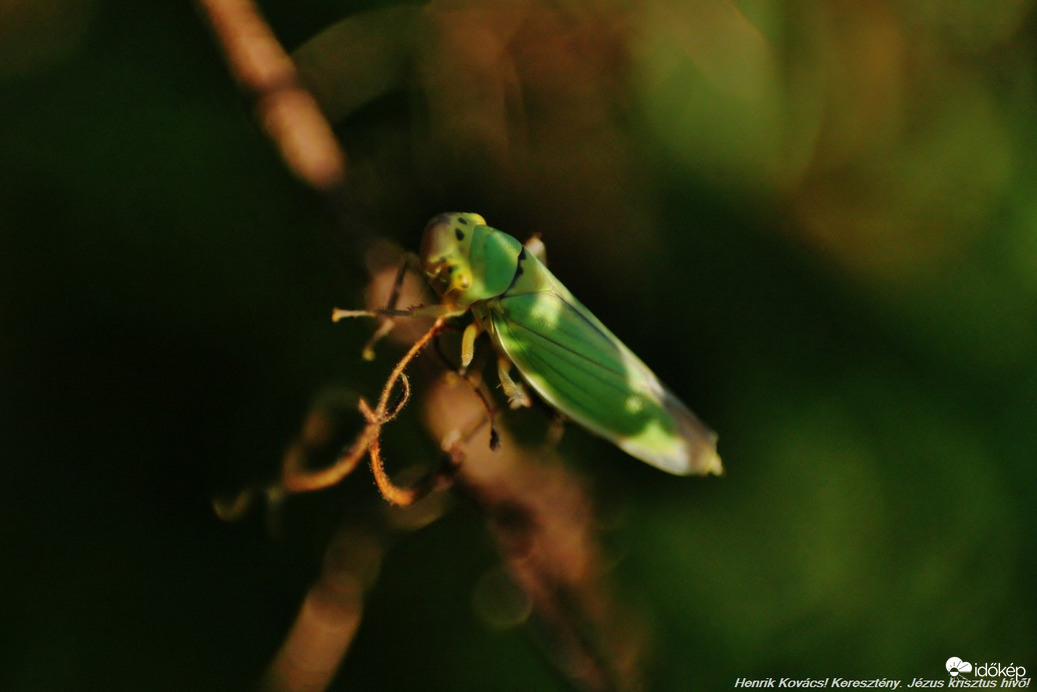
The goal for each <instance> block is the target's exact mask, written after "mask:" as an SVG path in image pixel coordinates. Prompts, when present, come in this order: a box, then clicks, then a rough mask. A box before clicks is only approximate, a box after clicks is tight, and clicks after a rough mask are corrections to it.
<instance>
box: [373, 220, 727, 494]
mask: <svg viewBox="0 0 1037 692" xmlns="http://www.w3.org/2000/svg"><path fill="white" fill-rule="evenodd" d="M543 256H544V253H543V245H542V243H540V241H539V239H538V238H534V239H533V240H532V241H531V242H530V243H528V244H527V245H523V244H522V243H520V242H519V241H518V240H516V239H515V238H513V237H512V236H510V235H508V234H507V233H504V232H502V231H498V230H496V229H494V228H491V227H490V226H489V225H487V223H486V220H485V219H483V217H482V216H480V215H479V214H473V213H449V214H440V215H439V216H436V217H434V218H433V219H432V220H431V221H429V223H428V225H427V226H426V227H425V233H424V237H423V239H422V243H421V256H420V260H421V267H422V270H423V271H424V273H425V276H426V279H427V280H428V282H429V284H431V286H432V288H433V289H434V290H435V291H436V293H438V294H439V296H440V298H441V301H442V302H441V304H440V305H438V306H428V307H425V308H421V307H419V308H412V309H411V310H408V311H403V312H402V313H401V312H399V311H393V312H394V314H409V315H418V314H424V315H433V314H434V315H439V316H443V315H446V316H454V315H463V314H464V313H466V312H471V314H472V317H473V321H472V323H471V324H470V325H468V327H467V328H466V329H465V331H464V333H463V335H462V338H461V369H462V372H464V371H465V370H466V369H467V368H468V366H469V365H470V364H471V362H472V359H473V356H474V353H475V341H476V338H477V337H478V336H479V335H480V334H481V333H482V332H486V333H487V334H488V335H489V337H490V339H491V341H492V342H493V344H494V346H495V348H496V351H497V354H498V359H497V365H498V374H499V377H500V383H501V387H502V389H503V390H504V393H505V394H506V395H507V397H508V401H509V403H510V405H511V407H512V408H519V407H522V406H528V405H529V404H530V399H529V395H528V393H527V391H526V388H525V387H524V386H523V384H522V382H519V381H516V379H515V378H513V377H512V375H511V371H512V368H513V367H514V368H515V369H517V370H518V373H519V375H520V376H521V380H523V381H524V382H525V383H526V384H528V385H529V386H530V387H531V388H532V389H533V390H534V391H535V392H536V393H537V394H538V395H539V396H540V397H541V398H542V399H543V400H544V401H545V402H547V403H548V404H549V405H550V406H552V407H553V408H555V409H556V410H557V411H559V412H560V413H562V414H563V415H564V416H565V417H566V418H568V419H570V420H573V421H575V422H576V423H579V424H580V425H582V426H583V427H585V428H587V429H588V430H590V431H591V432H593V433H596V434H598V435H600V436H602V437H604V438H606V439H608V440H610V441H611V442H613V443H614V444H616V445H617V446H618V447H620V448H621V449H622V450H624V451H625V452H627V453H628V454H630V455H631V456H633V457H636V458H638V459H640V460H642V461H645V462H647V463H648V464H651V465H652V466H655V467H657V468H659V469H662V470H663V471H667V472H669V473H673V474H678V475H687V474H707V473H713V474H720V473H723V466H722V465H721V462H720V457H719V456H718V454H717V451H716V440H717V436H716V434H715V433H713V431H711V430H710V429H709V428H707V427H706V426H705V425H704V424H703V423H702V422H700V421H699V419H698V418H696V417H695V414H693V413H692V412H691V410H689V409H688V407H687V406H685V405H684V404H683V403H682V402H681V401H680V399H678V398H677V397H676V396H675V395H674V394H673V393H672V392H671V391H670V390H669V389H667V388H666V387H665V386H664V385H663V384H662V383H661V382H660V381H659V379H658V378H657V377H656V376H655V374H654V373H653V372H652V371H651V370H650V369H649V368H648V366H647V365H645V364H644V363H643V362H642V361H641V360H640V359H639V358H638V357H637V356H636V355H634V353H633V352H632V351H631V350H630V349H629V348H627V347H626V346H625V345H624V344H623V342H622V341H620V340H619V339H618V338H617V337H616V336H615V335H614V334H613V333H612V332H611V331H609V329H608V328H607V327H606V326H605V325H604V324H602V322H601V321H600V320H598V318H596V317H595V316H594V315H593V314H592V313H591V312H590V311H589V310H588V309H587V308H586V307H584V306H583V304H582V303H581V302H580V301H579V300H577V299H576V297H575V296H573V294H572V293H571V292H570V291H569V289H567V288H566V287H565V286H564V285H563V284H562V283H561V282H560V281H559V280H558V279H557V278H555V276H554V274H552V273H551V272H550V271H549V270H548V268H547V266H546V265H545V263H544V262H543V261H541V260H542V258H543Z"/></svg>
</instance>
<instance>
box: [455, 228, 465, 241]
mask: <svg viewBox="0 0 1037 692" xmlns="http://www.w3.org/2000/svg"><path fill="white" fill-rule="evenodd" d="M454 236H455V237H456V238H457V239H458V240H464V231H462V230H461V229H460V228H455V229H454Z"/></svg>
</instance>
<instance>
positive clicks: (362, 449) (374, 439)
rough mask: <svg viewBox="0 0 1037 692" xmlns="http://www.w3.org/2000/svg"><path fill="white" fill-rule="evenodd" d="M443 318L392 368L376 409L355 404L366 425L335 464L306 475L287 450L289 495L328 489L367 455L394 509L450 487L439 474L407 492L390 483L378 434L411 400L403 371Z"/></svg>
mask: <svg viewBox="0 0 1037 692" xmlns="http://www.w3.org/2000/svg"><path fill="white" fill-rule="evenodd" d="M445 323H446V318H444V317H440V318H439V319H437V320H436V321H435V323H433V325H432V326H431V327H430V328H429V330H428V331H427V332H425V334H424V336H422V337H421V338H420V339H418V340H417V341H416V342H414V344H413V345H412V346H411V347H410V350H409V351H407V353H406V355H404V356H403V358H402V359H400V362H399V363H397V364H396V367H395V368H393V371H392V373H391V374H390V375H389V379H388V380H386V382H385V386H384V387H383V388H382V394H381V396H380V397H379V398H378V405H377V406H376V407H375V408H373V409H372V408H371V405H370V404H369V403H367V400H365V399H363V398H361V399H360V401H359V402H358V404H357V407H358V409H359V410H360V415H362V416H363V417H364V420H365V421H367V425H365V426H364V429H363V430H361V431H360V434H359V435H357V438H356V440H355V441H354V442H353V444H352V445H351V446H350V447H349V449H347V450H346V451H345V452H344V453H343V454H342V455H341V456H339V458H338V460H336V461H335V463H334V464H332V465H331V466H330V467H328V468H326V469H321V470H319V471H309V470H307V469H306V468H305V464H304V461H305V455H304V454H303V453H301V450H297V453H293V450H294V448H293V449H289V451H288V453H286V454H285V459H284V466H283V468H282V471H281V483H282V485H283V486H284V488H285V490H287V491H289V492H306V491H310V490H318V489H320V488H327V487H329V486H331V485H334V484H335V483H338V482H339V481H340V480H342V479H343V478H345V477H346V476H347V475H349V474H350V473H351V472H352V471H353V470H354V469H355V468H356V466H357V464H359V463H360V460H361V459H363V458H364V455H365V454H367V453H370V456H371V471H372V472H373V473H374V477H375V482H376V484H377V486H378V490H379V492H381V494H382V497H384V498H385V500H386V501H388V502H391V503H392V504H396V505H409V504H412V503H414V502H417V501H418V500H420V499H421V498H423V497H425V496H426V495H428V494H429V493H430V492H432V491H434V490H439V489H441V488H443V487H446V485H447V484H448V483H449V481H448V479H447V478H446V477H445V476H444V475H443V474H440V473H433V474H431V475H430V476H429V477H428V478H426V479H424V480H422V481H420V482H419V483H418V484H417V485H415V486H413V487H410V488H401V487H399V486H397V485H396V484H394V483H393V482H392V479H390V478H389V474H388V473H386V471H385V464H384V461H383V459H382V454H381V441H380V437H381V432H382V426H383V425H385V424H386V423H389V422H391V421H392V420H394V419H395V418H396V417H397V416H398V415H399V414H400V411H402V410H403V407H404V406H406V404H407V402H408V401H409V400H410V396H411V386H410V379H409V378H408V377H407V375H406V373H405V370H406V369H407V366H408V365H410V363H411V361H413V360H414V358H415V357H417V355H418V354H419V353H420V352H421V350H422V349H423V348H425V346H426V345H428V343H429V342H430V341H432V339H433V338H434V337H435V336H436V335H437V334H438V333H439V332H440V331H441V330H442V329H443V326H444V324H445ZM397 382H399V383H400V387H401V390H402V394H401V396H400V398H399V400H398V401H396V402H395V403H390V398H391V397H392V393H393V390H394V389H396V383H397Z"/></svg>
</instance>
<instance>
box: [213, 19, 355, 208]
mask: <svg viewBox="0 0 1037 692" xmlns="http://www.w3.org/2000/svg"><path fill="white" fill-rule="evenodd" d="M196 1H197V3H198V7H199V9H200V10H201V12H202V14H203V15H204V17H205V18H206V20H207V21H208V23H209V25H210V26H211V27H212V30H213V33H214V34H215V36H216V39H217V40H218V42H219V44H220V46H221V47H222V48H223V52H224V55H225V56H226V58H227V64H228V65H229V67H230V71H231V74H233V75H234V78H235V79H236V80H237V81H238V84H239V85H241V87H242V88H243V89H244V90H245V91H247V92H248V93H250V94H251V95H252V96H253V98H254V99H255V108H256V116H257V118H258V120H259V122H260V123H262V125H263V127H264V129H265V130H266V132H267V134H268V135H269V136H270V138H271V139H272V140H273V141H274V142H275V143H276V144H277V147H278V149H280V151H281V156H282V157H283V158H284V161H285V163H286V164H287V165H288V168H289V169H291V171H292V172H293V173H295V175H297V176H298V177H299V178H301V179H302V180H303V181H305V182H306V183H307V184H309V185H311V186H312V187H313V188H315V189H317V190H320V191H322V192H333V191H336V190H338V189H339V188H341V186H342V185H343V183H344V182H345V179H346V158H345V155H344V154H343V153H342V149H341V147H340V146H339V143H338V140H337V139H336V138H335V135H334V133H333V132H332V129H331V125H330V124H329V123H328V120H327V118H325V117H324V114H323V113H322V112H321V110H320V106H319V105H318V104H317V100H316V99H315V98H314V97H313V95H312V94H311V93H310V92H309V91H308V90H307V89H305V88H303V86H302V85H301V83H300V82H299V74H298V71H297V70H296V67H295V63H293V62H292V59H291V57H290V56H289V55H288V53H287V52H286V51H285V50H284V48H283V47H282V46H281V44H280V43H279V42H278V40H277V38H276V37H275V36H274V34H273V32H272V31H271V30H270V26H269V25H268V24H267V22H266V20H265V19H263V17H262V15H260V13H259V10H258V9H257V8H256V6H255V3H253V2H252V0H196Z"/></svg>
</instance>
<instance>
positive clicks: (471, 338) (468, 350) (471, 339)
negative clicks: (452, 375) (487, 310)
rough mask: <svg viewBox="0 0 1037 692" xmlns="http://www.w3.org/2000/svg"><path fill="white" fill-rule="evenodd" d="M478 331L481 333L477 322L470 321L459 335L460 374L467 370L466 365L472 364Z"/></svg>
mask: <svg viewBox="0 0 1037 692" xmlns="http://www.w3.org/2000/svg"><path fill="white" fill-rule="evenodd" d="M480 333H482V327H481V326H480V325H479V323H478V322H472V323H471V324H470V325H468V326H467V327H465V330H464V334H462V335H461V369H460V370H459V372H460V373H461V375H462V376H464V374H465V373H467V372H468V366H469V365H471V364H472V358H474V357H475V340H476V339H477V338H478V337H479V334H480Z"/></svg>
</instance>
